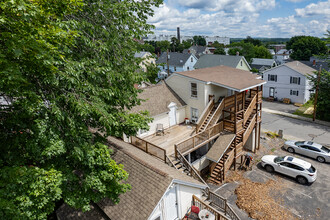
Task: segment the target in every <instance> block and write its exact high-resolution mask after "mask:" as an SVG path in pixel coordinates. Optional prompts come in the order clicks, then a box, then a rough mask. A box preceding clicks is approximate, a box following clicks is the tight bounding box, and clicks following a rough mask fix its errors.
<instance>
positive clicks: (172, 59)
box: [156, 52, 197, 79]
mask: <svg viewBox="0 0 330 220" xmlns="http://www.w3.org/2000/svg"><path fill="white" fill-rule="evenodd" d="M166 55H167V53H165V52H164V53H162V55H161V56H160V57H159V58H158V60H157V61H156V63H157V65H158V67H159V69H160V72H159V74H158V78H159V79H163V78H166V77H168V74H167V64H166V63H167V59H166ZM196 62H197V58H196V56H195V55H194V54H189V53H177V52H169V53H168V64H169V72H170V74H171V73H173V72H182V71H189V70H193V69H194V65H195V64H196Z"/></svg>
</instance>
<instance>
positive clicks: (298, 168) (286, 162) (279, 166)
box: [261, 155, 317, 184]
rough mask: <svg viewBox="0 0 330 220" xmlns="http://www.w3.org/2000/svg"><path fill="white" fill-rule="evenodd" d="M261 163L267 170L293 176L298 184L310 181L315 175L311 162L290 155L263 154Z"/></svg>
mask: <svg viewBox="0 0 330 220" xmlns="http://www.w3.org/2000/svg"><path fill="white" fill-rule="evenodd" d="M261 165H262V166H263V167H264V168H265V169H266V170H267V171H268V172H274V171H276V172H278V173H282V174H284V175H287V176H290V177H293V178H295V179H296V180H297V181H298V182H299V183H300V184H307V183H312V182H314V181H315V180H316V176H317V171H316V169H315V168H314V167H313V166H312V164H311V163H309V162H307V161H304V160H301V159H298V158H295V157H291V156H285V157H280V156H276V155H265V156H263V157H262V158H261Z"/></svg>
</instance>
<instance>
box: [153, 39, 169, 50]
mask: <svg viewBox="0 0 330 220" xmlns="http://www.w3.org/2000/svg"><path fill="white" fill-rule="evenodd" d="M156 47H157V48H159V49H160V51H161V52H164V51H166V50H168V49H171V43H170V42H168V41H167V40H163V41H157V43H156Z"/></svg>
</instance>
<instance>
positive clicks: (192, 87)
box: [190, 83, 198, 98]
mask: <svg viewBox="0 0 330 220" xmlns="http://www.w3.org/2000/svg"><path fill="white" fill-rule="evenodd" d="M197 95H198V92H197V83H190V97H191V98H197Z"/></svg>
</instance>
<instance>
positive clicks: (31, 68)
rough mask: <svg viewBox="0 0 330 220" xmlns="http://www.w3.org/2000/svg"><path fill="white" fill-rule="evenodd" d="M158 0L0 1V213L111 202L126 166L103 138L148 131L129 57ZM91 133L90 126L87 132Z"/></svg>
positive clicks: (40, 215)
mask: <svg viewBox="0 0 330 220" xmlns="http://www.w3.org/2000/svg"><path fill="white" fill-rule="evenodd" d="M159 3H160V1H158V0H145V1H134V0H126V1H93V0H81V1H79V0H47V1H43V0H35V1H30V0H13V1H1V2H0V97H1V98H5V99H6V100H7V101H8V102H7V104H5V105H2V106H1V109H0V113H1V115H0V142H1V153H0V218H1V219H45V218H46V216H47V214H49V213H50V212H52V211H53V209H54V206H55V202H56V201H58V200H60V199H63V200H64V202H66V203H67V204H69V205H70V206H73V207H75V208H80V209H82V210H88V209H89V204H90V202H91V201H93V202H97V201H99V200H100V199H102V198H104V197H108V198H110V199H112V200H113V201H114V202H118V196H119V195H120V194H122V193H124V192H125V191H127V190H128V189H129V186H128V185H126V184H122V183H121V180H123V179H125V178H127V175H128V174H127V173H126V172H125V171H124V170H123V167H122V166H121V165H117V164H116V163H115V161H113V160H112V159H111V152H110V151H109V149H108V148H107V146H106V145H105V144H104V143H105V136H107V135H114V136H121V135H122V134H123V132H125V133H126V134H128V135H132V134H135V133H136V132H137V130H138V129H140V128H142V129H146V128H147V123H148V122H149V121H150V118H149V117H148V115H147V113H139V114H131V113H129V109H130V108H131V107H132V106H134V105H136V104H139V102H140V100H139V99H138V98H137V94H138V91H137V90H136V89H135V88H134V84H135V83H140V82H141V81H142V80H144V79H145V75H143V74H142V73H141V74H137V70H138V69H139V66H138V63H137V62H136V60H135V59H134V56H133V55H134V52H135V51H136V50H137V45H136V44H137V43H136V42H135V41H134V38H140V37H141V36H144V35H145V34H147V33H149V31H150V29H151V28H152V26H150V25H148V24H146V20H147V17H148V16H150V15H152V14H153V11H152V9H151V7H152V6H158V5H159ZM92 128H93V129H94V130H98V131H99V132H100V133H102V134H104V136H103V135H100V134H98V133H93V132H91V129H92Z"/></svg>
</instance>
